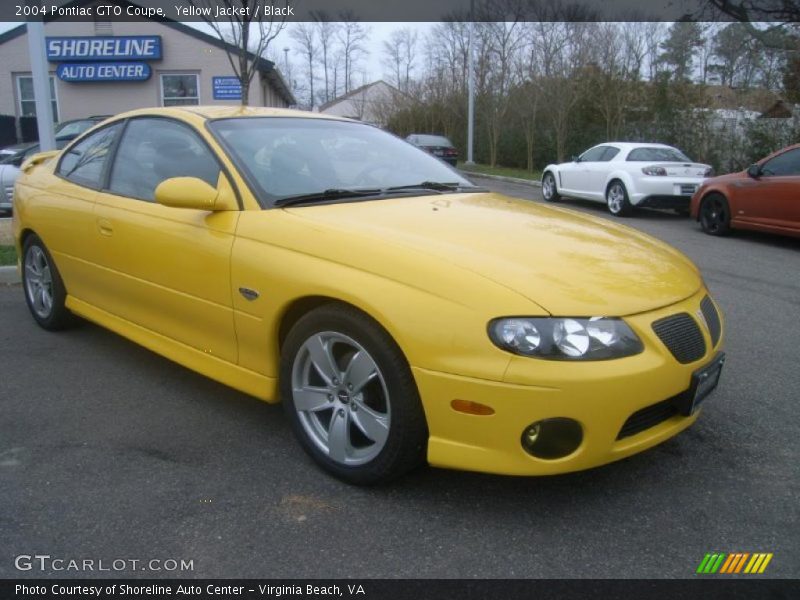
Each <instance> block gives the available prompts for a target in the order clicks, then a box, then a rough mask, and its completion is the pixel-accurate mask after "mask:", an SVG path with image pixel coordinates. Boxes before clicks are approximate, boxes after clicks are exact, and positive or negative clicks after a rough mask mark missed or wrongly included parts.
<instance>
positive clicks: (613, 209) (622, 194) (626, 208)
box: [606, 181, 633, 217]
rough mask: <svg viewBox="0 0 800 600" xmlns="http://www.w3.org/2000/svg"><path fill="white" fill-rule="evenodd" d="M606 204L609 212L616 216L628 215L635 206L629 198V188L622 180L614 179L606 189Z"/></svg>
mask: <svg viewBox="0 0 800 600" xmlns="http://www.w3.org/2000/svg"><path fill="white" fill-rule="evenodd" d="M606 204H607V205H608V212H610V213H611V214H612V215H614V216H615V217H627V216H628V215H629V214H631V211H632V210H633V207H632V206H631V203H630V201H629V200H628V190H626V189H625V185H624V184H623V183H622V182H621V181H612V182H611V184H610V185H609V186H608V189H607V190H606Z"/></svg>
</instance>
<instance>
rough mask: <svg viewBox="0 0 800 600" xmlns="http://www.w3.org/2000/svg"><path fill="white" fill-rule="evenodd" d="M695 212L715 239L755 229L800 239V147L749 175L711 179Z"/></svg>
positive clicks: (692, 206)
mask: <svg viewBox="0 0 800 600" xmlns="http://www.w3.org/2000/svg"><path fill="white" fill-rule="evenodd" d="M690 210H691V214H692V217H693V218H694V219H697V220H698V221H700V226H701V227H702V228H703V231H705V232H706V233H708V234H710V235H725V234H727V233H728V232H729V231H730V230H731V229H754V230H756V231H767V232H771V233H779V234H783V235H791V236H796V237H800V144H795V145H794V146H789V147H788V148H784V149H783V150H779V151H778V152H775V153H773V154H770V155H769V156H767V157H766V158H763V159H761V160H760V161H758V162H757V163H756V164H754V165H750V167H749V168H748V169H747V170H746V171H741V172H739V173H730V174H728V175H720V176H719V177H712V178H711V179H707V180H706V181H705V182H703V184H702V185H701V186H700V187H699V188H698V189H697V191H696V192H695V194H694V196H692V201H691V204H690Z"/></svg>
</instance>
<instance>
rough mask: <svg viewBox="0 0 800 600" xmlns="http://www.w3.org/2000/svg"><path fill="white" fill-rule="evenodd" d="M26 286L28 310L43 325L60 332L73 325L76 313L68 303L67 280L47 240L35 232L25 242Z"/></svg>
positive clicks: (23, 246) (24, 278)
mask: <svg viewBox="0 0 800 600" xmlns="http://www.w3.org/2000/svg"><path fill="white" fill-rule="evenodd" d="M22 286H23V288H24V290H25V302H26V304H27V305H28V309H29V310H30V311H31V315H32V316H33V318H34V320H35V321H36V322H37V323H38V324H39V325H40V326H41V327H43V328H44V329H47V330H50V331H57V330H59V329H63V328H64V327H66V326H67V325H69V324H70V322H71V320H72V313H70V312H69V310H67V307H66V306H65V302H66V299H67V291H66V289H65V288H64V282H63V281H62V280H61V275H60V274H59V272H58V269H57V268H56V265H55V263H54V262H53V257H52V256H50V252H48V251H47V248H46V247H45V245H44V242H42V240H41V239H40V238H39V236H37V235H35V234H31V235H29V236H28V237H27V238H26V239H25V243H24V244H23V245H22Z"/></svg>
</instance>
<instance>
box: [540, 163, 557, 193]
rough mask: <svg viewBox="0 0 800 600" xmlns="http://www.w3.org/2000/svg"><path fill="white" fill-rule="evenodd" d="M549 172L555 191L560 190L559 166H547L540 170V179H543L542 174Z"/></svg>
mask: <svg viewBox="0 0 800 600" xmlns="http://www.w3.org/2000/svg"><path fill="white" fill-rule="evenodd" d="M548 171H550V172H551V173H552V174H553V177H554V178H555V180H556V189H557V190H560V189H561V177H560V175H561V170H560V169H559V165H557V164H549V165H547V166H546V167H545V168H544V169H542V179H544V174H545V173H547V172H548Z"/></svg>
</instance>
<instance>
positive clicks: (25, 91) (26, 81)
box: [17, 75, 58, 123]
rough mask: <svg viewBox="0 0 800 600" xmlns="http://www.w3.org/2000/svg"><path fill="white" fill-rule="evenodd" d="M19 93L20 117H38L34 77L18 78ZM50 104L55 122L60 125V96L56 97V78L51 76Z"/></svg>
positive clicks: (22, 76) (24, 76) (23, 76)
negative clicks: (34, 94)
mask: <svg viewBox="0 0 800 600" xmlns="http://www.w3.org/2000/svg"><path fill="white" fill-rule="evenodd" d="M17 89H18V92H19V115H20V116H21V117H35V116H36V99H35V98H34V96H33V77H31V76H30V75H20V76H19V77H17ZM50 103H51V105H52V107H53V122H54V123H58V96H57V95H56V78H55V77H53V76H52V75H51V76H50Z"/></svg>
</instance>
